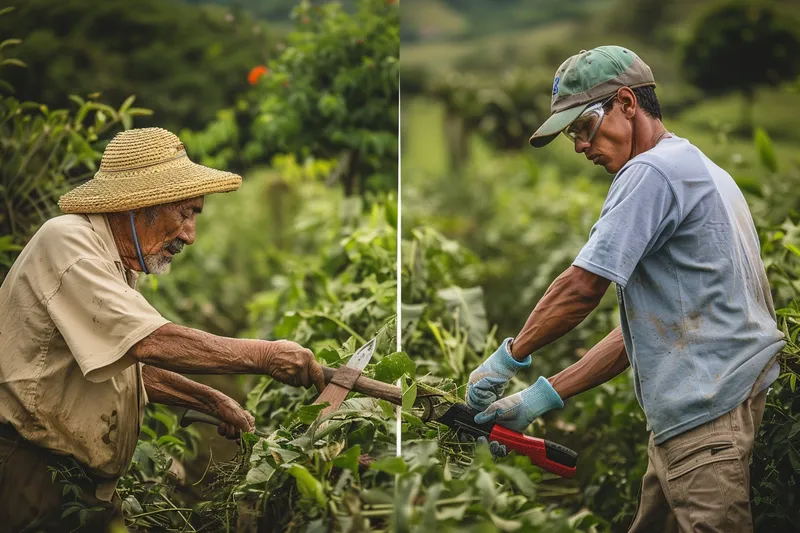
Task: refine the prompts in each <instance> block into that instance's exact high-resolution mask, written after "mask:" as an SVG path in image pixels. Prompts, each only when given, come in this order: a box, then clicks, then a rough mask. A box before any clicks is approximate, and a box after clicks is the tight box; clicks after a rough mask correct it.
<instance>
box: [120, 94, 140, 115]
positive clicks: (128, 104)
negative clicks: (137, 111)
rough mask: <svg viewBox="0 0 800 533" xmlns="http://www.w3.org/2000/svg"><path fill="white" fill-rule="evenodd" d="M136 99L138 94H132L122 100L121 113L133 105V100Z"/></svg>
mask: <svg viewBox="0 0 800 533" xmlns="http://www.w3.org/2000/svg"><path fill="white" fill-rule="evenodd" d="M134 100H136V95H133V94H132V95H130V96H129V97H127V98H126V99H125V101H124V102H122V105H121V106H120V107H119V112H120V113H125V112H126V111H127V110H128V108H129V107H131V105H133V101H134Z"/></svg>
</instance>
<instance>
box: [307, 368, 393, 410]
mask: <svg viewBox="0 0 800 533" xmlns="http://www.w3.org/2000/svg"><path fill="white" fill-rule="evenodd" d="M336 370H337V369H336V368H330V367H327V366H323V367H322V373H323V374H324V375H325V383H326V384H327V383H330V382H331V380H332V379H333V375H334V374H335V373H336ZM350 390H352V391H353V392H360V393H361V394H363V395H364V396H369V397H370V398H376V399H378V400H386V401H387V402H389V403H393V404H395V405H403V391H402V389H400V387H398V386H397V385H392V384H390V383H384V382H383V381H378V380H377V379H372V378H368V377H367V376H364V375H362V376H359V377H358V379H357V380H356V382H355V384H354V385H353V388H352V389H350Z"/></svg>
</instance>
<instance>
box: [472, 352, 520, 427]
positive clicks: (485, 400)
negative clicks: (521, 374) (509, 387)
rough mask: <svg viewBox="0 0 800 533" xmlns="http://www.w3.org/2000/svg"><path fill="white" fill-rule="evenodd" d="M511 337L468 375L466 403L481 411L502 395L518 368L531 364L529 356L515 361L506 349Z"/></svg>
mask: <svg viewBox="0 0 800 533" xmlns="http://www.w3.org/2000/svg"><path fill="white" fill-rule="evenodd" d="M511 340H512V338H511V337H509V338H507V339H506V340H504V341H503V344H501V345H500V347H499V348H498V349H497V350H496V351H495V352H494V353H493V354H492V355H490V356H489V358H488V359H487V360H486V361H484V362H483V364H481V366H479V367H478V368H476V369H475V370H474V371H473V372H472V374H470V375H469V382H468V383H467V396H466V400H467V405H469V406H470V407H472V408H473V409H477V410H478V411H483V410H484V409H486V408H487V407H489V405H491V403H492V402H495V401H497V400H499V399H500V398H502V397H503V391H505V390H506V384H508V381H509V380H510V379H511V378H513V377H514V375H515V374H516V373H517V371H518V370H519V369H520V368H527V367H529V366H531V356H530V355H529V356H528V357H526V358H525V359H524V360H523V361H517V360H516V359H514V358H513V357H512V356H511V353H510V352H509V351H508V343H509V342H511Z"/></svg>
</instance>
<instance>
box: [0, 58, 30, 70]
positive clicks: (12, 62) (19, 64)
mask: <svg viewBox="0 0 800 533" xmlns="http://www.w3.org/2000/svg"><path fill="white" fill-rule="evenodd" d="M0 65H14V66H16V67H22V68H26V67H27V66H28V65H26V64H25V62H24V61H21V60H19V59H17V58H15V57H8V58H6V59H4V60H2V61H0Z"/></svg>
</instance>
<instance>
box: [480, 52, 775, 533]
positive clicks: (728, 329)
mask: <svg viewBox="0 0 800 533" xmlns="http://www.w3.org/2000/svg"><path fill="white" fill-rule="evenodd" d="M654 86H655V81H654V79H653V75H652V72H651V70H650V68H649V67H648V66H647V65H646V64H645V63H644V62H643V61H642V60H641V59H640V58H639V57H638V56H636V54H634V53H633V52H632V51H630V50H627V49H625V48H621V47H618V46H602V47H599V48H595V49H593V50H589V51H588V52H587V51H585V50H584V51H581V52H580V53H579V54H577V55H575V56H572V57H570V58H569V59H568V60H567V61H565V62H564V63H563V64H562V65H561V67H560V68H559V69H558V71H557V72H556V77H555V82H554V84H553V93H552V104H551V110H552V112H553V115H552V116H551V117H550V118H549V119H548V120H547V121H546V122H545V123H544V124H543V125H542V126H541V127H540V128H539V130H538V131H536V133H534V134H533V136H532V137H531V139H530V142H531V144H532V145H533V146H534V147H541V146H544V145H546V144H547V143H549V142H550V141H551V140H553V139H554V138H555V137H557V136H558V135H559V133H564V134H565V135H566V137H567V138H568V139H569V141H570V142H571V143H573V144H574V147H575V152H576V153H578V154H583V155H584V156H585V157H586V158H587V159H588V160H590V161H592V162H593V163H594V164H595V165H600V166H602V167H604V168H605V169H606V171H608V172H609V173H611V174H615V176H614V179H613V181H612V183H611V188H610V190H609V192H608V196H607V198H606V201H605V205H604V206H603V209H602V212H601V214H600V219H599V220H598V221H597V223H596V224H595V225H594V227H593V228H592V231H591V233H590V235H589V241H588V243H587V244H586V245H585V246H584V248H583V250H582V251H581V252H580V254H579V255H578V257H577V258H576V259H575V261H574V263H573V264H572V266H571V267H570V268H568V269H567V270H566V271H565V272H564V273H563V274H562V275H561V276H559V277H558V278H557V279H556V280H555V281H554V282H553V284H552V285H551V286H550V288H549V289H548V291H547V292H546V293H545V295H544V297H543V298H542V299H541V300H540V301H539V303H538V304H537V305H536V308H535V309H534V310H533V312H532V313H531V315H530V318H528V321H527V323H526V324H525V326H524V327H523V328H522V330H521V331H520V333H519V335H517V336H516V337H515V338H513V339H511V338H510V339H506V340H505V341H504V342H503V343H502V345H501V346H500V348H499V349H498V350H497V351H496V352H495V353H494V354H492V355H491V356H490V357H489V359H488V360H487V361H485V362H484V363H483V364H482V365H481V366H480V367H478V368H477V369H476V370H475V371H474V372H473V373H472V374H471V375H470V379H469V383H468V385H467V401H468V403H469V404H470V405H472V406H473V407H475V408H476V409H479V410H481V411H482V412H481V413H480V414H478V415H477V416H476V418H475V420H476V422H484V421H489V420H496V421H497V422H499V423H500V424H503V425H506V426H508V427H511V428H514V429H517V430H520V431H521V430H523V429H524V428H526V427H527V426H528V425H529V424H530V423H531V422H532V421H533V420H534V419H535V418H536V417H538V416H539V415H541V414H543V413H545V412H547V411H549V410H551V409H555V408H559V407H562V406H563V400H566V399H567V398H570V397H572V396H574V395H576V394H578V393H580V392H583V391H585V390H588V389H590V388H592V387H596V386H597V385H600V384H601V383H604V382H606V381H608V380H609V379H611V378H613V377H615V376H617V375H618V374H620V373H621V372H623V371H624V370H625V369H626V368H627V367H628V366H629V365H630V366H631V367H632V369H633V384H634V389H635V392H636V396H637V398H638V400H639V403H640V404H641V406H642V408H643V409H644V412H645V415H646V417H647V421H648V425H649V429H651V430H652V431H651V433H650V442H649V448H648V457H649V464H648V469H647V472H646V474H645V476H644V479H643V480H642V489H641V497H640V502H639V508H638V511H637V513H636V516H635V518H634V520H633V523H632V525H631V529H630V531H634V532H637V533H639V532H642V533H643V532H657V531H670V532H672V531H682V532H690V531H701V530H702V531H708V532H711V531H719V532H722V531H725V532H734V531H736V532H740V531H741V532H745V531H752V529H753V524H752V519H751V513H750V500H749V487H750V476H749V459H750V455H751V452H752V449H753V440H754V438H755V434H756V431H757V429H758V426H759V424H760V423H761V418H762V415H763V411H764V401H765V396H766V389H767V388H768V386H769V385H770V384H771V383H772V382H773V381H774V380H775V379H776V378H777V376H778V365H777V364H776V362H775V357H776V354H778V352H780V350H781V348H782V347H783V345H784V341H783V340H782V339H783V335H782V333H781V332H780V331H779V330H778V328H777V324H776V319H775V312H774V309H773V303H772V296H771V294H770V287H769V283H768V282H767V277H766V273H765V271H764V265H763V263H762V262H761V258H760V253H759V251H760V248H759V242H758V235H757V233H756V229H755V227H754V224H753V220H752V217H751V215H750V212H749V209H748V207H747V203H746V202H745V199H744V197H743V196H742V193H741V192H740V191H739V189H738V187H737V186H736V183H735V182H734V181H733V179H731V177H730V175H728V173H727V172H725V171H724V170H723V169H721V168H720V167H718V166H717V165H715V164H714V163H713V162H711V161H710V160H709V159H708V158H707V157H706V156H705V155H703V153H702V152H701V151H700V150H698V149H697V148H696V147H695V146H693V145H692V144H691V143H690V142H689V141H687V140H686V139H682V138H680V137H677V136H675V135H672V134H671V133H669V132H668V131H667V130H666V128H665V127H664V125H663V124H662V123H661V111H660V108H659V104H658V99H657V98H656V95H655V90H654ZM612 281H613V282H614V283H616V285H617V298H618V300H619V306H620V321H621V326H620V327H619V328H617V329H615V330H614V331H612V332H611V333H610V334H609V335H608V336H607V337H606V338H605V339H604V340H602V341H601V342H600V343H599V344H598V345H597V346H595V347H594V348H592V349H591V350H589V352H587V354H586V355H584V356H583V358H582V359H581V360H580V361H578V362H577V363H575V364H573V365H572V366H570V367H568V368H567V369H565V370H563V371H562V372H560V373H558V374H557V375H555V376H553V377H551V378H549V379H545V378H544V377H540V378H539V379H538V380H537V381H536V382H535V383H534V384H533V385H531V386H530V387H528V388H527V389H525V390H523V391H521V392H519V393H516V394H513V395H510V396H508V397H505V398H503V393H504V389H505V386H506V383H507V382H508V380H509V379H511V377H512V376H514V374H515V373H516V372H517V371H518V370H519V369H520V368H524V367H527V366H529V365H530V364H531V354H533V353H534V352H536V351H537V350H539V349H540V348H542V347H543V346H545V345H547V344H549V343H551V342H553V341H554V340H556V339H558V338H559V337H561V336H562V335H564V334H566V333H567V332H568V331H570V330H571V329H572V328H574V327H575V326H577V325H578V324H579V323H580V322H581V321H582V320H583V319H584V318H586V316H587V315H588V314H589V313H590V312H591V311H592V310H593V309H594V308H595V307H596V306H597V305H598V304H599V302H600V299H601V298H602V296H603V294H604V293H605V292H606V289H607V288H608V286H609V285H610V283H611V282H612ZM534 357H535V355H534ZM495 448H496V445H495Z"/></svg>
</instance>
